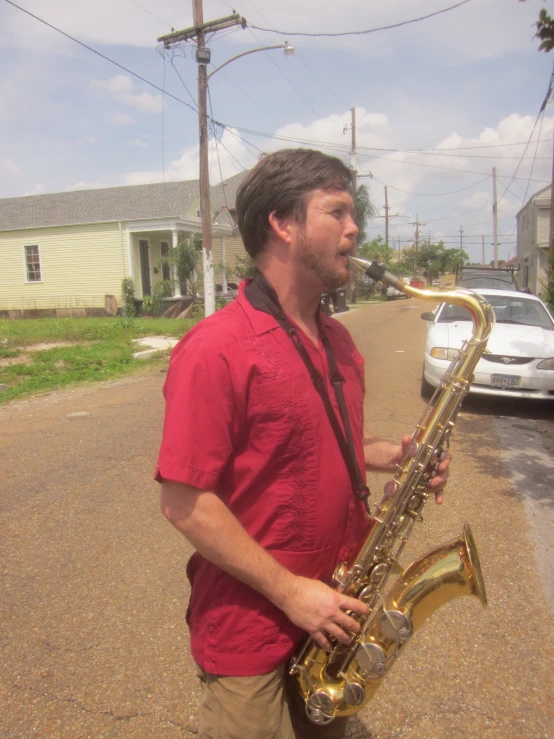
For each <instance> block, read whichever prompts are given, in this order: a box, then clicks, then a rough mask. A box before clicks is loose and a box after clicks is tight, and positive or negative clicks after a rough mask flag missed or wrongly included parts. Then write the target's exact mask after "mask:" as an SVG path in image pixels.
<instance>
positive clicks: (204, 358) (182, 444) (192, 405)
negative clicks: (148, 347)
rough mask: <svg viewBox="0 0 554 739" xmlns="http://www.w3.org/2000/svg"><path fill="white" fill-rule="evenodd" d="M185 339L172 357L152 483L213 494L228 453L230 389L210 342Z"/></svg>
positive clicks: (222, 358) (232, 428) (225, 367)
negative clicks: (182, 485) (176, 484)
mask: <svg viewBox="0 0 554 739" xmlns="http://www.w3.org/2000/svg"><path fill="white" fill-rule="evenodd" d="M187 338H188V337H187V336H185V338H184V339H183V340H182V342H181V343H180V344H179V345H178V346H177V347H176V349H175V350H174V354H173V355H172V358H171V362H170V366H169V370H168V374H167V379H166V383H165V386H164V395H165V401H166V408H165V418H164V428H163V435H162V443H161V448H160V454H159V458H158V464H157V467H156V472H155V479H156V480H157V481H158V482H161V481H162V480H163V479H166V480H175V481H176V482H183V483H186V484H189V485H192V486H194V487H197V488H200V489H202V490H214V489H215V487H216V485H217V482H218V480H219V478H220V477H221V474H222V472H223V470H224V468H225V466H226V464H227V462H228V460H229V457H230V456H231V454H232V451H233V436H234V434H235V432H236V427H237V413H236V409H235V388H234V387H233V380H232V375H231V371H230V367H229V362H228V358H227V356H226V355H225V353H224V351H221V350H217V349H216V350H214V348H213V344H212V342H206V341H202V338H201V336H199V335H197V336H195V337H192V338H191V340H187Z"/></svg>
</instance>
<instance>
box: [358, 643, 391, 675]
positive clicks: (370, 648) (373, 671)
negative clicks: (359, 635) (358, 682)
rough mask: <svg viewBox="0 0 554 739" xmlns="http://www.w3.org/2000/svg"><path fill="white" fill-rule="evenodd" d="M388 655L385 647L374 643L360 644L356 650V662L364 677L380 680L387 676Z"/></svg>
mask: <svg viewBox="0 0 554 739" xmlns="http://www.w3.org/2000/svg"><path fill="white" fill-rule="evenodd" d="M386 659H387V655H386V652H385V650H384V649H383V647H380V646H379V645H378V644H375V643H374V642H366V643H365V644H360V646H359V647H358V648H357V649H356V660H357V662H358V665H359V667H360V669H361V671H362V673H363V677H365V678H367V679H370V678H374V679H377V678H380V677H382V676H383V675H384V674H385V670H386V664H385V663H386Z"/></svg>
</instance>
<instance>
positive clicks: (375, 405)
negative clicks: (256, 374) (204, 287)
mask: <svg viewBox="0 0 554 739" xmlns="http://www.w3.org/2000/svg"><path fill="white" fill-rule="evenodd" d="M430 309H431V308H430V307H429V304H428V303H424V302H422V301H419V300H414V299H411V300H403V301H399V302H391V303H380V304H377V305H372V306H367V307H363V308H359V309H357V310H353V311H350V312H349V313H347V314H343V315H341V317H340V320H341V321H343V323H344V324H345V325H346V326H347V327H348V329H349V330H350V331H351V333H352V335H353V337H354V339H355V341H356V343H357V345H358V347H359V349H360V351H361V352H362V354H363V355H364V356H365V358H366V400H365V416H366V425H367V427H368V428H369V429H370V430H371V431H373V432H374V433H376V434H378V435H379V436H383V437H386V438H390V439H392V440H395V441H397V440H399V438H400V437H401V436H402V435H404V434H409V433H411V432H412V430H413V428H414V426H415V424H416V422H417V420H418V418H419V416H420V415H421V413H422V411H423V409H424V407H425V402H424V401H423V400H422V399H421V398H420V395H419V384H420V378H421V365H422V359H423V346H424V329H425V324H424V322H423V321H422V320H421V319H420V313H421V312H423V311H426V310H430ZM163 377H164V375H163V373H162V372H160V371H159V370H156V371H155V372H151V373H150V374H147V375H144V376H134V377H130V378H127V379H124V380H121V381H117V382H110V383H106V384H104V385H95V386H90V387H83V388H76V389H71V390H64V391H60V392H58V393H51V394H48V395H45V396H42V397H37V398H31V399H28V400H22V401H17V402H13V403H12V404H8V405H6V406H4V407H1V408H0V461H1V466H2V489H1V493H0V526H1V531H2V537H1V539H0V562H1V577H2V592H3V597H2V600H1V602H0V644H1V645H2V657H1V674H0V736H1V737H6V739H19V738H22V739H29V738H30V737H39V738H40V739H77V738H79V739H85V738H86V739H103V738H106V739H116V738H117V739H118V738H120V737H121V738H122V739H123V738H124V739H131V738H137V739H138V738H140V739H173V738H174V737H189V736H194V735H195V734H196V733H197V722H196V709H197V705H198V699H199V689H198V687H197V685H196V679H195V677H194V665H193V663H192V660H191V658H190V656H189V648H188V634H187V631H186V625H185V620H184V617H185V610H186V603H187V598H188V590H187V582H186V576H185V565H186V561H187V559H188V556H189V555H190V552H191V549H190V547H189V545H188V544H187V543H186V542H185V541H184V540H183V539H182V537H181V536H180V535H179V534H178V533H177V532H176V531H175V530H173V529H172V527H171V526H170V525H169V524H168V523H167V522H166V521H165V519H164V518H163V517H162V515H161V514H160V512H159V504H158V496H159V491H158V485H157V484H156V483H155V482H154V481H153V480H152V473H153V469H154V465H155V461H156V456H157V450H158V445H159V440H160V434H161V428H162V420H163V399H162V395H161V386H162V383H163ZM553 419H554V403H553V404H552V410H551V409H550V408H545V407H541V408H536V407H534V406H532V405H531V404H517V405H516V404H514V403H513V402H511V401H508V402H500V401H499V399H495V402H492V401H488V400H486V401H483V400H479V399H469V401H468V402H467V405H466V406H465V407H464V410H463V411H462V413H461V414H460V416H459V418H458V422H457V424H456V427H455V429H454V433H453V440H452V444H451V453H452V456H453V463H452V472H451V479H450V482H449V484H448V487H447V491H446V495H445V501H444V503H443V505H442V506H436V505H435V504H434V503H432V502H429V503H428V504H427V507H426V509H425V510H424V513H423V516H424V522H423V523H421V524H419V525H417V526H416V527H415V529H414V534H413V536H412V537H411V538H410V541H409V544H408V546H407V550H406V552H405V553H404V555H403V564H405V565H407V564H409V563H410V562H411V561H413V560H414V559H417V558H419V557H420V556H421V555H422V554H423V553H424V552H426V551H427V550H429V549H431V548H434V547H435V546H437V545H438V544H441V543H443V542H446V541H448V540H450V539H453V538H456V537H458V536H459V535H460V534H461V532H462V528H463V524H464V522H465V521H468V522H469V523H470V524H471V527H472V530H473V534H474V536H475V539H476V542H477V546H478V548H479V554H480V557H481V564H482V568H483V574H484V577H485V582H486V587H487V594H488V600H489V605H488V607H487V608H483V607H482V606H481V604H480V602H479V601H478V600H477V598H463V599H460V600H456V601H452V602H450V603H448V604H447V605H446V606H444V607H443V608H442V609H440V610H439V611H438V612H437V613H436V614H435V615H434V616H433V617H432V618H431V619H430V621H428V622H427V623H426V624H425V625H424V627H423V628H422V629H421V630H420V631H418V632H417V633H416V634H415V635H414V636H413V638H412V640H411V643H410V644H409V645H408V646H407V648H406V649H405V651H404V653H403V656H402V657H401V658H400V659H399V660H398V662H397V663H396V664H395V666H394V668H393V669H392V670H391V672H390V674H389V675H388V676H387V679H386V681H385V682H384V684H383V686H382V688H381V689H380V692H379V693H378V694H377V697H376V699H375V700H374V701H373V702H372V703H371V704H370V705H369V707H367V708H366V709H365V710H364V711H363V712H362V713H361V714H360V715H359V716H358V717H357V718H356V719H355V720H354V722H353V726H352V730H351V733H350V734H349V736H350V737H351V738H354V737H356V738H357V739H364V738H365V739H397V738H400V737H402V738H403V739H511V738H512V737H513V739H516V737H517V739H536V738H538V737H544V738H546V737H552V736H554V731H553V729H552V726H553V724H554V708H553V707H552V695H554V677H553V671H552V661H553V657H554V636H553V634H552V629H551V628H550V624H551V622H552V615H553V611H554V575H553V572H554V549H553V547H552V544H551V539H552V527H553V526H554V493H553V491H552V485H551V479H552V470H553V468H554V423H553ZM386 480H387V477H386V476H383V475H371V476H370V479H369V484H370V488H371V490H372V498H371V500H372V502H373V503H376V502H378V500H379V498H380V496H381V491H382V486H383V484H384V483H385V482H386Z"/></svg>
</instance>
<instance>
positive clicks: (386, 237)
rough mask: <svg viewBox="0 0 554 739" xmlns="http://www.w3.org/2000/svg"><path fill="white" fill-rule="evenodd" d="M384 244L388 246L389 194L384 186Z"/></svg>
mask: <svg viewBox="0 0 554 739" xmlns="http://www.w3.org/2000/svg"><path fill="white" fill-rule="evenodd" d="M385 244H386V245H387V246H388V245H389V194H388V188H387V186H386V185H385Z"/></svg>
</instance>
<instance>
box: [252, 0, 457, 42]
mask: <svg viewBox="0 0 554 739" xmlns="http://www.w3.org/2000/svg"><path fill="white" fill-rule="evenodd" d="M469 2H470V0H462V2H460V3H457V4H456V5H451V6H450V7H448V8H443V9H442V10H437V11H435V12H434V13H429V14H428V15H422V16H421V17H419V18H412V19H410V20H408V21H401V22H400V23H392V24H391V25H389V26H380V27H378V28H370V29H368V30H367V31H343V32H342V33H302V32H300V31H277V30H275V29H274V28H262V27H261V26H254V25H252V26H250V27H251V28H255V29H256V30H257V31H266V32H267V33H278V34H280V35H282V36H326V37H329V36H363V35H365V34H368V33H376V32H377V31H388V30H390V29H391V28H400V27H401V26H407V25H408V24H410V23H419V22H420V21H425V20H427V19H428V18H433V16H435V15H441V13H448V12H449V11H450V10H455V9H456V8H459V7H460V6H462V5H466V4H467V3H469ZM249 25H250V24H249Z"/></svg>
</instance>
